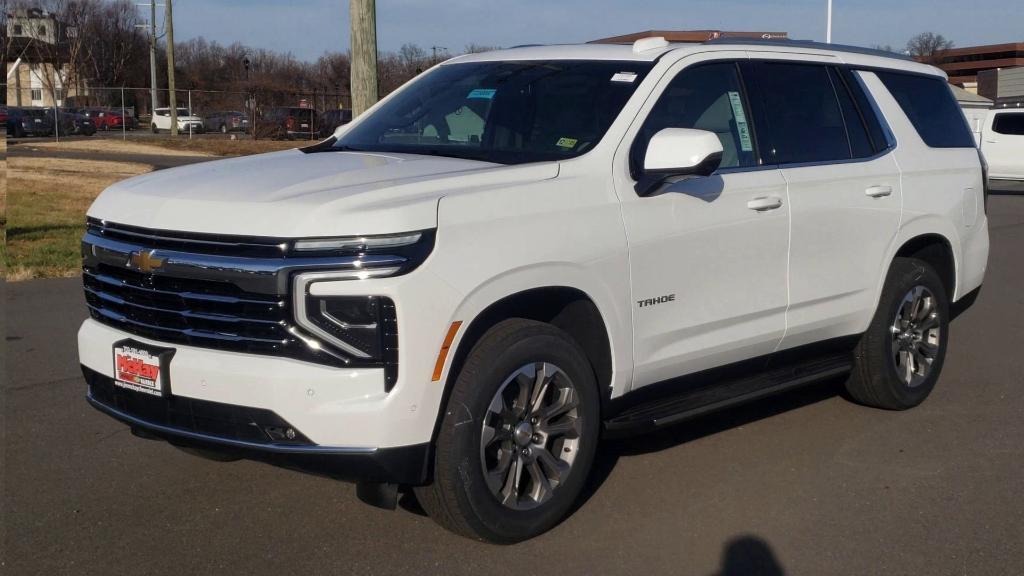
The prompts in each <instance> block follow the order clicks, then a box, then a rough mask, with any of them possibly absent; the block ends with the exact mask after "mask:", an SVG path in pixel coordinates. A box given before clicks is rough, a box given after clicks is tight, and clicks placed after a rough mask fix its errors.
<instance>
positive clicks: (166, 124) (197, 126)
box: [150, 108, 203, 134]
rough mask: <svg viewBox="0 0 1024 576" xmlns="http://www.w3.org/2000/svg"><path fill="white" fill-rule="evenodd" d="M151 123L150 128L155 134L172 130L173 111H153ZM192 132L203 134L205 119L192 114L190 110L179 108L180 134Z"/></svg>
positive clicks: (161, 109) (159, 109) (163, 109)
mask: <svg viewBox="0 0 1024 576" xmlns="http://www.w3.org/2000/svg"><path fill="white" fill-rule="evenodd" d="M151 122H152V123H151V124H150V128H151V129H152V130H153V133H154V134H156V133H157V132H160V131H161V130H170V129H171V109H170V108H157V109H156V110H153V118H152V120H151ZM190 130H191V131H192V132H195V133H200V134H201V133H202V132H203V119H202V118H200V117H199V116H196V115H193V114H191V113H190V112H189V111H188V108H178V132H181V133H185V134H187V133H188V132H189V131H190Z"/></svg>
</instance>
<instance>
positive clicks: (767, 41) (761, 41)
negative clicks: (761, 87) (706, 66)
mask: <svg viewBox="0 0 1024 576" xmlns="http://www.w3.org/2000/svg"><path fill="white" fill-rule="evenodd" d="M702 44H739V45H744V46H748V45H749V46H785V47H788V48H813V49H815V50H831V51H833V52H847V53H850V54H865V55H868V56H881V57H882V58H895V59H897V60H911V61H912V60H913V58H911V57H909V56H906V55H904V54H897V53H895V52H887V51H885V50H877V49H875V48H864V47H862V46H848V45H846V44H826V43H824V42H815V41H813V40H790V39H788V38H729V37H723V38H715V39H713V40H706V41H704V42H702Z"/></svg>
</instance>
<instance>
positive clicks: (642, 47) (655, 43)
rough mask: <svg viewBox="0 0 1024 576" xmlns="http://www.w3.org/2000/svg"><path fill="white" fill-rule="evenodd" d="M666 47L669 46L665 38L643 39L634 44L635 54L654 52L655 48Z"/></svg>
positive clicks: (652, 37)
mask: <svg viewBox="0 0 1024 576" xmlns="http://www.w3.org/2000/svg"><path fill="white" fill-rule="evenodd" d="M665 46H668V40H665V37H664V36H651V37H649V38H641V39H639V40H637V41H636V42H633V54H640V53H641V52H646V51H648V50H654V49H655V48H664V47H665Z"/></svg>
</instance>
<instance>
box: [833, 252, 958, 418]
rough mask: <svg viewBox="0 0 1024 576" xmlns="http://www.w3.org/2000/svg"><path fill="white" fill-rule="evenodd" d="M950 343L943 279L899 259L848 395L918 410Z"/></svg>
mask: <svg viewBox="0 0 1024 576" xmlns="http://www.w3.org/2000/svg"><path fill="white" fill-rule="evenodd" d="M948 339H949V300H948V298H947V295H946V290H945V287H944V286H943V284H942V281H941V280H940V279H939V276H938V274H937V273H936V272H935V270H934V269H933V268H932V267H931V266H930V265H929V264H928V263H927V262H924V261H922V260H917V259H914V258H896V259H895V260H894V261H893V263H892V267H891V268H890V269H889V274H888V277H887V278H886V282H885V287H884V289H883V290H882V297H881V298H880V300H879V304H878V310H877V311H876V312H875V317H874V319H873V320H872V321H871V325H870V326H869V327H868V330H867V332H865V333H864V335H863V336H862V337H861V340H860V342H859V343H858V345H857V348H856V353H855V364H854V370H853V373H851V375H850V378H849V380H848V381H847V383H846V389H847V391H848V392H849V393H850V396H852V397H853V399H854V400H856V401H857V402H859V403H861V404H865V405H868V406H875V407H877V408H885V409H888V410H906V409H907V408H913V407H914V406H917V405H918V404H920V403H921V402H923V401H924V399H925V398H927V397H928V395H929V394H930V393H931V391H932V389H933V388H934V387H935V382H936V381H937V380H938V378H939V373H940V372H941V371H942V364H943V361H944V360H945V357H946V344H947V341H948Z"/></svg>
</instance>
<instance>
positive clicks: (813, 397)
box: [573, 378, 845, 512]
mask: <svg viewBox="0 0 1024 576" xmlns="http://www.w3.org/2000/svg"><path fill="white" fill-rule="evenodd" d="M844 380H845V378H833V379H829V380H824V381H822V382H819V383H817V384H813V385H809V386H806V387H802V388H798V389H795V390H791V391H789V392H785V393H782V394H779V395H776V396H770V397H767V398H762V399H760V400H757V401H754V402H751V403H749V404H745V405H741V406H737V407H733V408H729V409H726V410H723V411H721V412H713V413H710V414H707V415H703V416H699V417H696V418H694V419H692V420H687V421H684V422H680V423H679V424H675V425H673V426H669V427H666V428H665V429H662V430H657V431H654V432H650V433H647V434H643V435H639V436H634V437H630V438H624V439H616V440H605V441H603V442H602V443H601V445H600V447H599V448H598V451H597V457H596V458H595V459H594V465H593V468H592V469H591V472H590V477H589V479H588V481H587V484H586V486H585V487H584V489H583V493H582V494H581V495H580V498H579V499H578V500H577V501H576V505H575V506H574V507H573V512H575V511H576V510H578V509H579V508H581V507H583V506H584V505H586V503H587V501H588V500H589V499H590V498H591V497H592V496H593V495H594V494H596V493H597V491H598V490H599V489H600V488H601V485H602V484H603V483H604V481H605V480H607V479H608V477H609V476H610V475H611V473H612V470H614V469H615V465H616V463H617V462H618V460H619V458H620V457H622V456H636V455H640V454H649V453H651V452H659V451H661V450H667V449H669V448H673V447H675V446H679V445H681V444H686V443H687V442H692V441H694V440H698V439H700V438H704V437H705V436H711V435H713V434H718V433H719V432H724V431H725V430H729V429H732V428H737V427H739V426H744V425H747V424H751V423H753V422H757V421H758V420H761V419H763V418H770V417H772V416H775V415H776V414H782V413H783V412H788V411H790V410H795V409H797V408H801V407H803V406H807V405H810V404H814V403H817V402H821V401H822V400H827V399H829V398H834V397H835V396H840V395H844V394H845V391H844V388H843V382H844Z"/></svg>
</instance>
